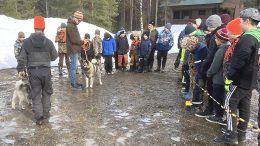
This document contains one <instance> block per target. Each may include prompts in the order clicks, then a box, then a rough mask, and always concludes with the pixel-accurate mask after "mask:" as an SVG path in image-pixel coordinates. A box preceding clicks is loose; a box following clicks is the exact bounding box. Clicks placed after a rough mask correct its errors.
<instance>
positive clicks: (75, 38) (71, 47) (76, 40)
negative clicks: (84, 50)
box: [66, 17, 83, 54]
mask: <svg viewBox="0 0 260 146" xmlns="http://www.w3.org/2000/svg"><path fill="white" fill-rule="evenodd" d="M66 39H67V42H66V43H67V49H68V53H69V54H72V53H80V51H81V45H83V41H82V40H81V38H80V34H79V30H78V27H77V25H76V24H75V22H74V21H73V19H72V17H70V18H69V19H68V22H67V28H66Z"/></svg>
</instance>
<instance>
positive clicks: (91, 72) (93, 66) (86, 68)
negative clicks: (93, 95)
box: [82, 59, 102, 88]
mask: <svg viewBox="0 0 260 146" xmlns="http://www.w3.org/2000/svg"><path fill="white" fill-rule="evenodd" d="M82 62H83V73H84V74H85V76H86V88H88V87H90V88H92V87H93V79H94V76H95V75H96V76H97V77H98V80H99V84H100V85H102V81H101V67H100V63H98V62H97V60H96V59H92V60H91V62H90V61H88V60H83V61H82Z"/></svg>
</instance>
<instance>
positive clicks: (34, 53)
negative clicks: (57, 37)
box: [17, 16, 58, 125]
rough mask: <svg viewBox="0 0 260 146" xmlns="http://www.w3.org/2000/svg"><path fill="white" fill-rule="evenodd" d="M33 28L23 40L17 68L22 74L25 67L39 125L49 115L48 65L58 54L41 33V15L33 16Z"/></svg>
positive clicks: (49, 78) (49, 70)
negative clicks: (29, 34)
mask: <svg viewBox="0 0 260 146" xmlns="http://www.w3.org/2000/svg"><path fill="white" fill-rule="evenodd" d="M34 29H35V33H32V34H31V36H30V37H29V38H27V39H25V40H24V43H23V46H22V48H23V49H22V51H21V54H20V56H19V58H18V65H17V70H18V74H19V76H22V75H24V74H25V73H24V71H23V70H24V67H25V66H26V67H27V70H28V74H29V81H30V85H31V92H30V94H29V97H30V98H32V105H33V112H34V114H35V120H36V124H38V125H41V124H42V121H43V119H45V118H48V117H49V116H50V115H49V111H50V109H51V101H50V96H51V94H52V93H53V89H52V81H51V69H50V67H51V61H54V60H56V59H57V57H58V54H57V51H56V49H55V47H54V45H53V43H52V41H51V40H49V39H48V38H46V37H45V35H44V33H43V32H44V29H45V22H44V18H43V17H42V16H35V17H34Z"/></svg>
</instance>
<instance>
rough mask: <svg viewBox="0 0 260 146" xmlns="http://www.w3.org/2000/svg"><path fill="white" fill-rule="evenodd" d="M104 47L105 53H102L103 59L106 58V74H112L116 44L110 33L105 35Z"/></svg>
mask: <svg viewBox="0 0 260 146" xmlns="http://www.w3.org/2000/svg"><path fill="white" fill-rule="evenodd" d="M102 47H103V51H102V53H103V57H104V58H105V70H106V73H108V74H112V69H113V62H112V57H113V56H114V55H115V54H114V53H115V52H116V42H115V39H113V38H112V36H111V35H110V34H109V33H108V32H106V33H105V34H104V39H103V41H102Z"/></svg>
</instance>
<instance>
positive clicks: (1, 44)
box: [0, 15, 185, 69]
mask: <svg viewBox="0 0 260 146" xmlns="http://www.w3.org/2000/svg"><path fill="white" fill-rule="evenodd" d="M62 22H65V23H66V22H67V19H60V18H46V19H45V23H46V29H45V35H46V36H47V37H48V38H49V39H51V40H52V41H53V42H54V39H55V34H56V30H57V27H58V26H60V24H61V23H62ZM184 27H185V25H173V27H172V32H173V34H174V42H175V43H174V46H173V48H172V49H171V51H170V53H175V52H178V49H177V43H176V42H177V39H178V35H179V33H180V31H181V30H182V29H184ZM78 28H79V31H80V35H81V37H82V38H83V37H84V34H85V33H89V34H90V36H91V38H92V37H93V36H94V32H95V30H96V29H100V31H101V37H103V34H104V33H105V32H106V31H107V30H105V29H104V28H100V27H97V26H95V25H93V24H89V23H86V22H82V23H80V24H79V26H78ZM162 29H163V27H159V28H158V30H159V31H161V30H162ZM19 31H23V32H24V33H25V37H28V36H29V35H30V34H31V33H33V32H34V29H33V19H28V20H17V19H14V18H11V17H7V16H5V15H0V35H1V38H0V51H1V53H0V69H5V68H13V67H16V64H17V63H16V59H15V57H14V49H13V46H14V42H15V40H16V39H17V35H18V32H19ZM129 43H130V42H129ZM55 45H56V47H57V44H56V43H55ZM57 64H58V59H57V60H56V61H54V62H52V65H53V66H56V65H57Z"/></svg>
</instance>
